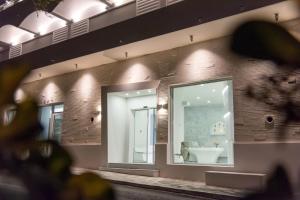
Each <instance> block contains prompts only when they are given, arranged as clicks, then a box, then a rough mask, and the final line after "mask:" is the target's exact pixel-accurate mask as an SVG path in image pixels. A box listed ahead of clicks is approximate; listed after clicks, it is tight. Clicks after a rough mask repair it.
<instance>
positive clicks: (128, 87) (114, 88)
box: [101, 80, 160, 169]
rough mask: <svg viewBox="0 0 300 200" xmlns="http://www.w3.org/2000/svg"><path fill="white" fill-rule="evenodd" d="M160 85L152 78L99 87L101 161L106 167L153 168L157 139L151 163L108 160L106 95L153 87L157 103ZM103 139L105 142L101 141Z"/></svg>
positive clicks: (156, 121)
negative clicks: (150, 79)
mask: <svg viewBox="0 0 300 200" xmlns="http://www.w3.org/2000/svg"><path fill="white" fill-rule="evenodd" d="M159 85H160V81H159V80H153V81H145V82H137V83H124V84H119V85H104V86H102V87H101V107H102V111H101V113H102V120H101V141H102V142H101V144H102V145H103V148H104V149H105V150H106V151H105V153H104V154H103V161H104V162H105V163H107V167H108V168H129V169H131V168H132V167H135V168H137V169H154V167H155V165H156V145H157V141H155V143H154V154H153V163H151V164H143V163H141V164H137V163H110V162H108V160H109V159H108V148H109V147H108V101H107V97H108V94H109V93H114V92H128V91H135V90H147V89H153V90H156V98H157V104H158V102H159V99H158V97H159V93H158V87H159ZM156 108H157V107H156ZM158 115H159V114H158V108H157V110H156V120H155V123H156V126H157V130H156V133H155V134H156V139H157V136H158V124H159V123H158V118H159V116H158ZM103 141H105V142H103Z"/></svg>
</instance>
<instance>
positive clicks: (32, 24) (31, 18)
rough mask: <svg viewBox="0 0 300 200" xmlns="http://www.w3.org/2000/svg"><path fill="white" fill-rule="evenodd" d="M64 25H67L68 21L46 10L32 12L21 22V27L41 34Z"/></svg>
mask: <svg viewBox="0 0 300 200" xmlns="http://www.w3.org/2000/svg"><path fill="white" fill-rule="evenodd" d="M64 26H66V21H64V20H62V19H60V18H58V17H55V16H54V15H52V14H50V13H47V12H45V11H35V12H33V13H31V14H30V15H28V16H27V17H26V18H25V19H24V20H23V22H22V23H21V24H20V27H23V28H25V29H27V30H30V31H32V32H35V33H39V34H40V35H45V34H47V33H50V32H53V31H54V30H57V29H59V28H62V27H64Z"/></svg>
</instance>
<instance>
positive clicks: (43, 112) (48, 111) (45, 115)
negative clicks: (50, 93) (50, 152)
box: [39, 106, 52, 140]
mask: <svg viewBox="0 0 300 200" xmlns="http://www.w3.org/2000/svg"><path fill="white" fill-rule="evenodd" d="M39 112H40V122H41V124H42V126H43V131H42V132H41V135H40V139H42V140H47V139H49V131H50V120H51V115H52V106H44V107H40V110H39Z"/></svg>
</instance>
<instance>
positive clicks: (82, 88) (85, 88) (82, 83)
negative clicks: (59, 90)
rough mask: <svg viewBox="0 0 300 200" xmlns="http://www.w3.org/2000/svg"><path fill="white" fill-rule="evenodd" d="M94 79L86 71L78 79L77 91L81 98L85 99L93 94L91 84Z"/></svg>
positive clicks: (93, 83)
mask: <svg viewBox="0 0 300 200" xmlns="http://www.w3.org/2000/svg"><path fill="white" fill-rule="evenodd" d="M95 82H96V80H95V79H94V77H93V76H92V75H91V74H89V73H87V74H84V75H83V76H82V77H81V78H80V79H79V81H78V83H77V84H78V85H77V86H78V89H79V93H80V96H81V98H82V99H83V100H84V101H87V100H88V99H89V98H90V97H91V95H93V94H94V92H95V91H93V87H92V86H93V85H95Z"/></svg>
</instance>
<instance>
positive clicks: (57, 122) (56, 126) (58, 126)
mask: <svg viewBox="0 0 300 200" xmlns="http://www.w3.org/2000/svg"><path fill="white" fill-rule="evenodd" d="M52 117H53V140H56V141H57V142H60V141H61V133H62V120H63V114H62V113H56V114H53V116H52Z"/></svg>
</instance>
